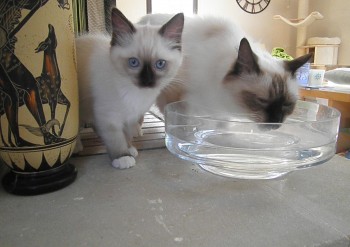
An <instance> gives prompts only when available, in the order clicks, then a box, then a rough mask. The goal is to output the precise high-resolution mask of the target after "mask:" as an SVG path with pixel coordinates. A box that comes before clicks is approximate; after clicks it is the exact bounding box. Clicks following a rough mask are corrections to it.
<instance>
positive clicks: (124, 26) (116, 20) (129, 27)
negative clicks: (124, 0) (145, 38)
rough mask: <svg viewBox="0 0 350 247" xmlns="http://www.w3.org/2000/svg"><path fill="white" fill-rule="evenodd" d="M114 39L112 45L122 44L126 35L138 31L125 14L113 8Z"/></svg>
mask: <svg viewBox="0 0 350 247" xmlns="http://www.w3.org/2000/svg"><path fill="white" fill-rule="evenodd" d="M111 20H112V40H111V45H112V46H114V45H122V42H121V39H122V37H123V36H124V35H132V34H133V33H135V32H136V29H135V27H134V25H133V24H132V23H131V22H130V21H129V20H128V19H127V18H126V17H125V16H124V15H123V13H122V12H120V10H118V9H116V8H113V9H112V16H111Z"/></svg>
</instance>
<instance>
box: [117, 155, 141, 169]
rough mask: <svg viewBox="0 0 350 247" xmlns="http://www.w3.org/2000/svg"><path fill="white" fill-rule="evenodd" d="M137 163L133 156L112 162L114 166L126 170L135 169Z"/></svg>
mask: <svg viewBox="0 0 350 247" xmlns="http://www.w3.org/2000/svg"><path fill="white" fill-rule="evenodd" d="M135 163H136V161H135V158H134V157H131V156H123V157H120V158H118V159H114V160H113V161H112V166H113V167H115V168H119V169H126V168H130V167H133V166H134V165H135Z"/></svg>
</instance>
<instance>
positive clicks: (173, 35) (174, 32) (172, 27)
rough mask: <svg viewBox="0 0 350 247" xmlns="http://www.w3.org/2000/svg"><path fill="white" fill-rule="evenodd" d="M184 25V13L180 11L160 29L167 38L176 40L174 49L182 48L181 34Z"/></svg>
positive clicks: (160, 32) (161, 33)
mask: <svg viewBox="0 0 350 247" xmlns="http://www.w3.org/2000/svg"><path fill="white" fill-rule="evenodd" d="M183 27H184V14H183V13H178V14H177V15H175V16H174V17H173V18H171V19H170V20H169V21H168V22H167V23H165V24H164V25H163V26H162V27H161V28H160V30H159V34H160V35H161V36H163V37H164V38H166V39H170V40H174V41H175V43H176V45H175V46H174V47H173V48H174V49H178V50H181V36H182V30H183Z"/></svg>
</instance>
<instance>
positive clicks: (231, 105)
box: [141, 14, 311, 123]
mask: <svg viewBox="0 0 350 247" xmlns="http://www.w3.org/2000/svg"><path fill="white" fill-rule="evenodd" d="M167 18H169V17H168V16H167V15H161V14H155V15H148V16H145V17H144V18H143V19H141V23H147V22H150V23H162V22H164V20H167ZM246 36H247V35H246V34H245V33H244V32H243V31H242V30H241V29H240V28H239V27H237V26H236V25H235V24H234V23H232V22H230V21H228V20H225V19H220V18H214V17H199V16H197V17H193V18H187V17H186V23H185V27H184V31H183V36H182V48H183V54H184V61H183V64H182V66H181V68H180V70H179V73H178V74H177V75H176V77H175V78H174V80H173V83H172V84H171V85H169V86H168V87H167V88H166V89H165V90H163V92H162V94H161V95H160V96H159V97H158V99H157V104H158V106H159V108H160V109H161V110H163V108H164V106H165V105H166V104H167V103H169V102H173V101H177V100H182V99H185V100H188V101H191V102H194V103H196V104H200V105H202V106H205V107H208V108H212V109H217V110H220V111H225V112H228V113H231V114H234V113H248V114H249V115H250V117H251V118H252V120H254V121H256V122H271V123H280V122H283V121H284V119H285V118H286V116H288V115H289V114H291V113H292V111H293V109H294V106H295V104H296V101H297V99H298V83H297V81H296V79H295V72H296V70H297V69H298V68H299V67H301V66H302V65H303V64H304V63H306V62H307V61H308V60H309V59H310V57H311V55H305V56H303V57H300V58H297V59H295V60H293V61H288V62H286V61H281V60H278V59H276V58H274V57H272V56H271V55H270V54H269V53H268V52H266V51H264V50H261V49H259V46H258V45H255V44H253V43H252V44H250V43H249V41H248V39H247V38H245V37H246Z"/></svg>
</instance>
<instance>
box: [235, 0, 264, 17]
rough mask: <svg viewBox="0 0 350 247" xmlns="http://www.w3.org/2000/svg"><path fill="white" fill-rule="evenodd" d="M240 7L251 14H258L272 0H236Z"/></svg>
mask: <svg viewBox="0 0 350 247" xmlns="http://www.w3.org/2000/svg"><path fill="white" fill-rule="evenodd" d="M236 1H237V3H238V5H239V7H241V9H243V10H244V11H245V12H247V13H250V14H257V13H260V12H261V11H263V10H264V9H266V7H267V6H268V5H269V3H270V1H271V0H236Z"/></svg>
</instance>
